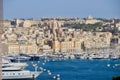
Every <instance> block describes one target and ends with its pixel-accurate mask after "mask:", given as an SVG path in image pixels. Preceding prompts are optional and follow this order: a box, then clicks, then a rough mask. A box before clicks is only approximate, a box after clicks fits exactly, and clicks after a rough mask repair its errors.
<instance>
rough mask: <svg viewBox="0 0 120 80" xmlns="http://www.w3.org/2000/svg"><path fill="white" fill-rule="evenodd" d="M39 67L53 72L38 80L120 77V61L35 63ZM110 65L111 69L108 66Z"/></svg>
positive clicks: (90, 79)
mask: <svg viewBox="0 0 120 80" xmlns="http://www.w3.org/2000/svg"><path fill="white" fill-rule="evenodd" d="M34 63H35V64H37V65H38V66H39V67H40V66H41V67H43V68H45V69H47V70H50V71H51V73H52V74H51V75H48V73H47V71H46V72H43V73H42V74H41V75H39V76H38V77H37V79H36V80H56V79H53V76H54V75H57V74H60V80H111V79H112V77H113V76H117V75H120V66H119V67H115V68H114V67H113V66H114V65H115V64H119V63H120V60H80V59H75V60H57V61H49V62H46V63H45V65H43V64H42V63H43V62H42V61H41V62H40V63H39V62H38V61H34ZM28 64H29V65H30V66H28V67H27V69H29V70H33V68H32V67H31V62H28ZM107 64H110V67H108V66H107Z"/></svg>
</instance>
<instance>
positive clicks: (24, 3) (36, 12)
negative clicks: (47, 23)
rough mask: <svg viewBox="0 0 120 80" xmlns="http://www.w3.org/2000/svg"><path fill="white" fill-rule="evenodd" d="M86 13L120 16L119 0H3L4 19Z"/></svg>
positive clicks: (78, 15) (109, 16)
mask: <svg viewBox="0 0 120 80" xmlns="http://www.w3.org/2000/svg"><path fill="white" fill-rule="evenodd" d="M88 15H92V16H94V17H97V18H98V17H101V18H113V17H114V18H120V0H4V19H12V18H41V17H79V18H84V17H87V16H88Z"/></svg>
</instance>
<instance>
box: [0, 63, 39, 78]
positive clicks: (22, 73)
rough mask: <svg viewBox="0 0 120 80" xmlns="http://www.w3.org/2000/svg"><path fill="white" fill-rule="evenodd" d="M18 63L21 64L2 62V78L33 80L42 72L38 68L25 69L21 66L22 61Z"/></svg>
mask: <svg viewBox="0 0 120 80" xmlns="http://www.w3.org/2000/svg"><path fill="white" fill-rule="evenodd" d="M3 63H4V62H3ZM16 64H19V65H16V66H15V64H14V63H13V64H12V65H10V64H9V63H4V64H2V80H33V79H35V78H36V77H37V76H38V75H39V74H40V73H41V71H40V72H38V71H37V69H36V68H35V71H29V70H23V69H22V68H21V66H20V64H22V63H16Z"/></svg>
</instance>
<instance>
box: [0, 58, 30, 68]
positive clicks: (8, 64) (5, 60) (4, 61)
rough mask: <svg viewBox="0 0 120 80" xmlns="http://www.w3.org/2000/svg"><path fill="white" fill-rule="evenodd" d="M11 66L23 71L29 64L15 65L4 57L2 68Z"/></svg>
mask: <svg viewBox="0 0 120 80" xmlns="http://www.w3.org/2000/svg"><path fill="white" fill-rule="evenodd" d="M10 66H12V67H17V68H18V67H19V68H21V69H24V68H25V67H27V66H28V64H27V63H20V62H18V63H13V62H11V61H10V60H9V59H7V58H6V57H2V67H10Z"/></svg>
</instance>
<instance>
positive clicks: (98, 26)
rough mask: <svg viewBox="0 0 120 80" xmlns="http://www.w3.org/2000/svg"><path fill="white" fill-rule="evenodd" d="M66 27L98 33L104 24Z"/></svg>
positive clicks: (70, 25) (69, 25) (67, 25)
mask: <svg viewBox="0 0 120 80" xmlns="http://www.w3.org/2000/svg"><path fill="white" fill-rule="evenodd" d="M64 26H65V27H70V28H75V29H83V30H84V31H96V29H97V28H101V27H102V23H95V24H65V25H64Z"/></svg>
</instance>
